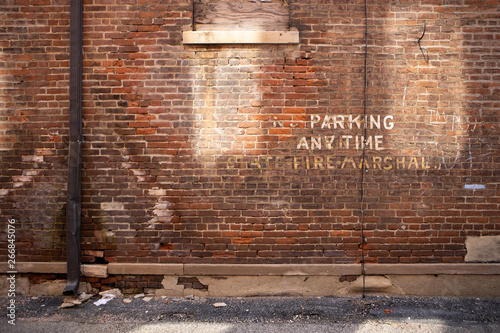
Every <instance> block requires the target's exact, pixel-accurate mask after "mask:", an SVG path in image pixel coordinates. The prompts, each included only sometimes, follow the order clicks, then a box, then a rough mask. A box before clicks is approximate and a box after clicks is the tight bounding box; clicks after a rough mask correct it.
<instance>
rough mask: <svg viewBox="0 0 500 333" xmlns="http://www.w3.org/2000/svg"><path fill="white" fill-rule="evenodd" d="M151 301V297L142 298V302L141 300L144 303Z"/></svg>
mask: <svg viewBox="0 0 500 333" xmlns="http://www.w3.org/2000/svg"><path fill="white" fill-rule="evenodd" d="M152 299H153V297H144V298H143V299H142V300H143V301H144V302H149V301H150V300H152Z"/></svg>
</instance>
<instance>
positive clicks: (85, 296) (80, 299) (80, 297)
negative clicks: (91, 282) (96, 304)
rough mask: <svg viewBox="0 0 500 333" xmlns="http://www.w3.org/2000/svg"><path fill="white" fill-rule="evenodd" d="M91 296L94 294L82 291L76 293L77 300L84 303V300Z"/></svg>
mask: <svg viewBox="0 0 500 333" xmlns="http://www.w3.org/2000/svg"><path fill="white" fill-rule="evenodd" d="M92 296H94V295H92V294H87V293H85V292H82V293H81V294H80V295H78V300H79V301H80V302H82V303H84V302H86V301H88V300H89V299H91V298H92Z"/></svg>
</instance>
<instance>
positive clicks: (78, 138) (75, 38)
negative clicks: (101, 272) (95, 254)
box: [63, 0, 83, 295]
mask: <svg viewBox="0 0 500 333" xmlns="http://www.w3.org/2000/svg"><path fill="white" fill-rule="evenodd" d="M82 13H83V4H82V0H70V23H69V29H70V37H69V40H70V49H69V57H70V58H69V157H68V182H67V192H68V197H67V204H66V258H67V259H66V260H67V282H66V287H65V288H64V291H63V294H65V295H67V294H73V295H76V294H77V292H78V286H79V284H80V228H81V224H82V217H81V215H82V214H81V211H82V195H81V192H82V191H81V190H82V181H81V175H82V141H83V135H82V53H83V42H82V41H83V37H82V35H83V22H82V21H83V20H82Z"/></svg>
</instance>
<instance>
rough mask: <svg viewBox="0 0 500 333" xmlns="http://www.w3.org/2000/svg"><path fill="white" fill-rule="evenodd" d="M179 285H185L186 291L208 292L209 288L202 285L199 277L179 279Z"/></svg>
mask: <svg viewBox="0 0 500 333" xmlns="http://www.w3.org/2000/svg"><path fill="white" fill-rule="evenodd" d="M177 285H183V286H184V289H197V290H207V291H208V286H207V285H204V284H203V283H201V282H200V281H199V280H198V278H197V277H179V278H178V279H177Z"/></svg>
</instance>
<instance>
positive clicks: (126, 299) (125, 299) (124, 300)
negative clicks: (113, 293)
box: [123, 298, 132, 303]
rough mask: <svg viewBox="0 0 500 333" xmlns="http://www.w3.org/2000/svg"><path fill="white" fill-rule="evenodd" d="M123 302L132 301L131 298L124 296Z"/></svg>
mask: <svg viewBox="0 0 500 333" xmlns="http://www.w3.org/2000/svg"><path fill="white" fill-rule="evenodd" d="M123 303H132V300H131V299H130V298H124V299H123Z"/></svg>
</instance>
